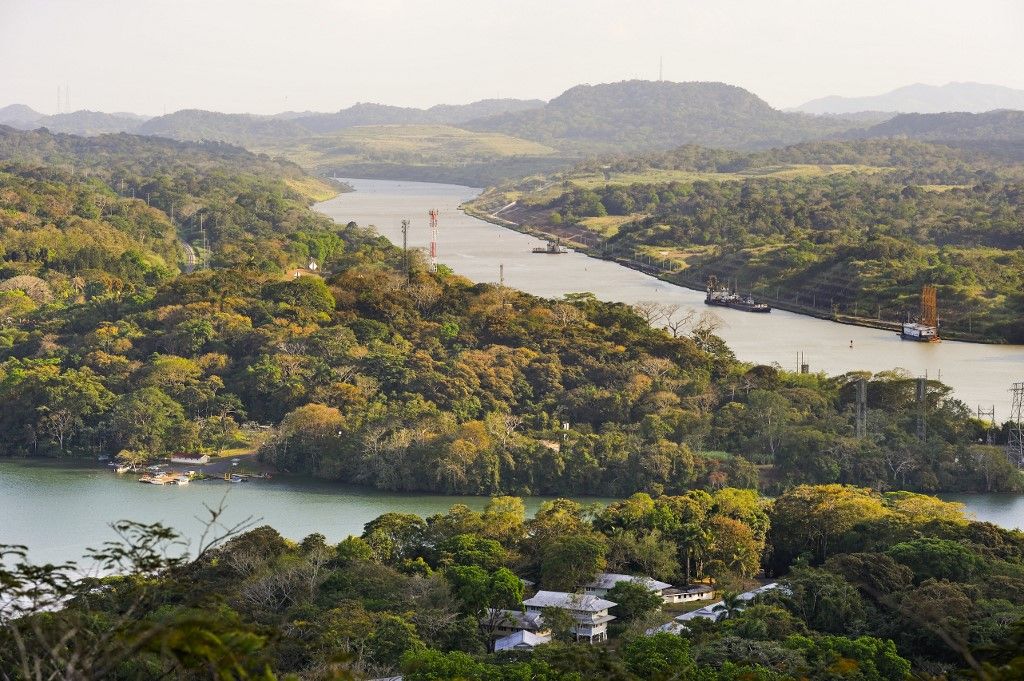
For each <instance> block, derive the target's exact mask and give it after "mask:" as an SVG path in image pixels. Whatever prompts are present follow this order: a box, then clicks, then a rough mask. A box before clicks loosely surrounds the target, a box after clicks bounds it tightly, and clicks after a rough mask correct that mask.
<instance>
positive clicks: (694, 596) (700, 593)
mask: <svg viewBox="0 0 1024 681" xmlns="http://www.w3.org/2000/svg"><path fill="white" fill-rule="evenodd" d="M661 597H662V599H663V600H664V601H665V603H668V604H672V603H690V602H691V601H708V600H711V599H712V598H714V597H715V590H714V588H712V587H710V586H708V585H707V584H694V585H691V586H688V587H686V588H683V589H679V588H676V587H674V586H671V587H669V588H667V589H665V590H664V591H662V592H661Z"/></svg>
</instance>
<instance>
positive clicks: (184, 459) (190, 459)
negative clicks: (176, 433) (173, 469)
mask: <svg viewBox="0 0 1024 681" xmlns="http://www.w3.org/2000/svg"><path fill="white" fill-rule="evenodd" d="M171 463H185V464H189V465H190V466H202V465H204V464H208V463H210V455H209V454H203V455H202V456H192V455H189V454H174V455H172V456H171Z"/></svg>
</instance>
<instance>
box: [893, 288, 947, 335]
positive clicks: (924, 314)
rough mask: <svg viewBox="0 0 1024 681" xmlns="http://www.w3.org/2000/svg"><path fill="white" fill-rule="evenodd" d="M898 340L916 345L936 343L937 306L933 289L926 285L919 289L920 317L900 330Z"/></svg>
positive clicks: (937, 329) (905, 324)
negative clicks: (915, 342)
mask: <svg viewBox="0 0 1024 681" xmlns="http://www.w3.org/2000/svg"><path fill="white" fill-rule="evenodd" d="M900 338H902V339H903V340H910V341H917V342H918V343H938V342H939V341H940V340H942V339H941V338H939V306H938V302H937V300H936V294H935V287H934V286H932V285H931V284H927V285H925V286H924V287H922V288H921V316H920V317H919V318H918V320H917V321H916V322H910V321H908V322H906V323H904V324H903V327H902V328H901V329H900Z"/></svg>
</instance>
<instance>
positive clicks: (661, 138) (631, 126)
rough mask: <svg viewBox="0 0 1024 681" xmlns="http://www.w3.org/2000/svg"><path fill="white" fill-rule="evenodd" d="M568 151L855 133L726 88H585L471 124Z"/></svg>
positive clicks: (767, 142) (836, 121)
mask: <svg viewBox="0 0 1024 681" xmlns="http://www.w3.org/2000/svg"><path fill="white" fill-rule="evenodd" d="M463 127H466V128H468V129H470V130H487V131H497V132H504V133H506V134H509V135H513V136H515V137H521V138H524V139H532V140H537V141H539V142H543V143H544V144H547V145H549V146H553V147H556V148H558V149H560V150H562V151H575V152H585V153H587V152H606V153H607V152H621V151H640V150H650V149H670V148H672V147H676V146H679V145H681V144H701V145H704V146H709V147H721V148H731V149H763V148H769V147H774V146H780V145H783V144H791V143H794V142H800V141H803V140H810V139H819V138H822V137H825V136H828V135H832V134H835V133H838V132H842V131H844V130H848V129H850V128H853V127H858V125H857V124H856V123H853V122H851V121H846V120H843V119H841V118H837V117H828V118H826V117H816V116H810V115H806V114H796V113H784V112H782V111H778V110H776V109H773V108H772V107H770V106H769V105H768V104H766V103H765V102H764V101H763V100H761V99H759V98H758V97H756V96H755V95H753V94H751V93H750V92H748V91H746V90H744V89H742V88H739V87H735V86H732V85H726V84H724V83H672V82H666V81H657V82H652V81H641V80H633V81H623V82H620V83H609V84H603V85H594V86H591V85H578V86H576V87H574V88H571V89H569V90H567V91H565V92H564V93H562V94H561V95H559V96H558V97H556V98H555V99H552V100H551V101H550V102H548V104H547V105H546V106H544V107H543V108H540V109H534V110H530V111H524V112H519V113H509V114H504V115H501V116H492V117H489V118H483V119H479V120H476V121H470V122H468V123H466V124H465V125H464V126H463Z"/></svg>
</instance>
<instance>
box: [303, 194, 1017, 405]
mask: <svg viewBox="0 0 1024 681" xmlns="http://www.w3.org/2000/svg"><path fill="white" fill-rule="evenodd" d="M344 181H345V182H347V183H348V184H350V185H351V186H352V187H353V188H354V189H355V191H354V192H348V193H344V194H340V195H339V196H337V197H335V198H333V199H331V200H329V201H325V202H323V203H320V204H318V205H317V207H316V208H317V210H319V211H320V212H322V213H324V214H325V215H328V216H330V217H331V218H333V219H335V220H337V221H339V222H349V221H351V220H354V221H355V222H357V223H358V224H360V225H362V226H368V225H373V226H374V227H376V228H377V231H378V232H379V233H380V234H382V235H383V236H386V237H387V238H388V239H390V240H391V241H392V242H394V243H397V244H401V242H402V232H401V221H402V219H403V218H405V219H409V220H410V227H409V234H408V239H409V245H410V246H411V247H415V248H426V247H427V246H428V245H429V242H430V226H429V218H428V214H427V213H428V211H429V210H430V209H432V208H433V209H437V210H438V211H439V223H440V228H439V238H438V259H439V261H440V262H441V263H444V264H445V265H448V266H449V267H451V268H452V269H453V270H454V271H455V272H457V273H458V274H462V275H465V276H466V277H469V278H470V279H472V280H474V281H481V282H498V281H499V277H500V272H501V270H502V269H503V270H504V279H505V283H506V284H507V285H509V286H512V287H515V288H518V289H521V290H523V291H527V292H529V293H533V294H535V295H539V296H545V297H560V296H562V295H564V294H566V293H572V292H582V291H589V292H591V293H593V294H595V295H596V296H597V297H598V298H601V299H603V300H611V301H618V302H623V303H637V302H642V301H657V302H659V303H665V304H669V303H671V304H678V305H681V306H684V307H688V308H692V309H697V310H699V311H701V312H703V311H704V310H705V309H710V308H707V307H706V306H705V305H704V294H703V293H702V292H700V291H694V290H691V289H686V288H682V287H680V286H676V285H673V284H669V283H667V282H664V281H661V280H660V279H657V278H655V277H651V276H648V275H646V274H643V273H641V272H638V271H636V270H633V269H630V268H628V267H624V266H622V265H619V264H617V263H613V262H610V261H607V260H599V259H596V258H591V257H588V256H586V255H583V254H582V253H572V252H571V253H567V254H564V255H544V254H534V253H532V252H531V249H532V248H534V247H536V246H538V245H540V242H539V241H538V240H537V239H536V238H534V237H532V236H529V235H526V234H521V233H519V232H516V231H513V230H510V229H507V228H504V227H499V226H497V225H493V224H491V223H488V222H485V221H483V220H479V219H477V218H474V217H471V216H469V215H466V214H464V213H463V212H461V211H460V210H459V205H460V204H461V203H462V202H464V201H467V200H468V199H471V198H473V197H474V196H475V195H476V194H477V193H478V192H479V190H478V189H473V188H471V187H462V186H457V185H447V184H434V183H425V182H404V181H391V180H360V179H345V180H344ZM502 266H504V267H503V268H502ZM714 313H715V314H717V315H718V316H719V317H720V318H721V321H722V326H721V328H720V329H719V331H718V334H719V335H720V336H721V337H722V338H723V339H725V341H726V342H727V343H728V345H729V347H730V348H732V350H733V351H734V352H735V353H736V356H737V357H739V358H740V359H741V360H744V361H749V362H756V363H760V364H772V363H778V364H780V365H781V366H783V367H785V368H788V369H796V367H797V353H799V352H803V353H804V356H805V357H806V359H807V361H808V363H809V364H810V369H811V371H824V372H827V373H828V374H841V373H844V372H847V371H853V370H857V369H867V370H870V371H873V372H878V371H884V370H888V369H894V368H900V369H905V370H906V371H908V372H909V373H910V374H911V375H914V376H924V375H926V374H927V375H928V376H930V377H932V378H939V379H941V380H942V381H943V382H944V383H946V384H947V385H950V386H952V387H953V389H954V391H955V396H956V397H958V398H959V399H961V400H963V401H964V403H966V404H967V406H968V407H970V408H971V409H976V408H977V407H978V406H981V407H983V408H984V409H988V408H989V407H992V406H994V407H995V410H996V417H997V419H1000V420H1004V419H1006V418H1007V417H1008V416H1009V410H1010V393H1009V389H1010V385H1011V383H1013V382H1014V381H1024V346H1021V345H985V344H977V343H958V342H951V341H944V342H942V343H915V342H912V341H904V340H900V337H899V336H898V335H897V334H895V333H893V332H891V331H886V330H883V329H871V328H865V327H860V326H851V325H848V324H840V323H837V322H831V321H827V320H823V319H817V318H814V317H808V316H806V315H799V314H795V313H792V312H786V311H783V310H773V311H772V313H771V314H768V315H764V314H751V313H748V312H741V311H738V310H730V309H727V308H714Z"/></svg>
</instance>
